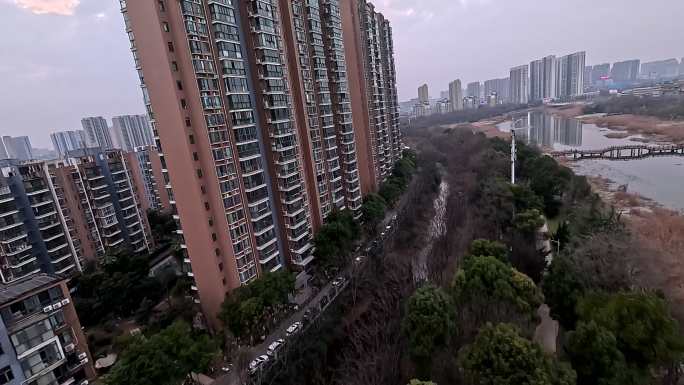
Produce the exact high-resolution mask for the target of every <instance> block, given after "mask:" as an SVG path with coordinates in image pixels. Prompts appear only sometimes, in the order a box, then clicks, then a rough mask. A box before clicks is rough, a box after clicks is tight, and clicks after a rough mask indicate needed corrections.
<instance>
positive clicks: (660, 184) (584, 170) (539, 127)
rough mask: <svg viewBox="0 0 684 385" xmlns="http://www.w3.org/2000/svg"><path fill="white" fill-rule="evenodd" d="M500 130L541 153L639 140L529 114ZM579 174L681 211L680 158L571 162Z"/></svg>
mask: <svg viewBox="0 0 684 385" xmlns="http://www.w3.org/2000/svg"><path fill="white" fill-rule="evenodd" d="M497 127H498V129H499V130H501V131H506V132H508V131H510V130H511V127H514V128H515V133H516V137H517V138H518V140H522V141H525V142H527V143H530V144H535V145H537V146H539V147H541V148H542V149H543V150H569V149H574V148H577V149H600V148H605V147H610V146H619V145H624V144H634V143H635V142H636V141H639V140H642V139H643V138H642V137H640V136H639V135H631V136H627V137H625V138H610V137H607V136H606V135H608V134H617V133H622V132H621V131H616V130H611V129H607V128H601V127H598V126H596V125H595V124H588V123H582V122H581V121H579V120H577V119H572V118H566V117H562V116H558V115H551V114H547V113H543V112H530V113H527V114H523V115H520V116H516V117H514V119H513V120H512V121H507V122H503V123H501V124H499V125H498V126H497ZM571 167H572V168H573V170H575V172H577V173H578V174H581V175H587V176H598V177H603V178H607V179H609V180H611V181H612V182H613V183H614V185H615V186H613V187H617V186H626V188H627V191H628V192H632V193H637V194H639V195H641V196H642V197H644V198H647V199H651V200H653V201H654V202H656V203H659V204H660V205H662V206H664V207H667V208H670V209H673V210H677V211H684V157H655V158H645V159H635V160H628V161H610V160H583V161H579V162H573V163H571Z"/></svg>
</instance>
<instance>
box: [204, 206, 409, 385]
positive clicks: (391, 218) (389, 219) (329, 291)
mask: <svg viewBox="0 0 684 385" xmlns="http://www.w3.org/2000/svg"><path fill="white" fill-rule="evenodd" d="M405 205H406V202H405V199H404V197H402V200H401V201H400V203H399V204H398V205H397V207H398V208H397V209H395V210H390V211H388V212H387V214H386V215H385V219H384V220H383V221H382V222H381V224H380V225H379V227H380V229H381V230H382V231H381V232H382V233H384V236H379V239H370V240H368V241H367V242H366V244H365V245H363V247H362V248H361V249H360V252H359V253H356V254H355V255H353V257H354V259H352V262H351V263H350V264H349V266H347V267H346V268H345V269H344V270H343V271H342V272H341V273H339V274H338V276H342V277H345V278H346V281H345V282H344V284H342V285H340V286H338V287H337V288H335V287H333V284H332V282H328V283H327V284H326V285H325V286H324V287H323V288H322V289H321V290H320V291H319V292H318V293H317V294H316V295H315V296H314V298H313V299H312V300H311V301H309V302H308V304H306V305H304V306H303V307H302V308H301V309H299V310H298V311H297V312H295V313H294V314H292V315H291V316H290V317H288V318H287V319H285V320H284V321H283V322H281V323H280V325H279V326H278V327H277V328H276V329H275V330H274V331H273V332H272V333H271V334H269V335H268V336H267V337H266V339H264V342H262V343H260V344H259V345H255V346H253V347H251V348H250V352H251V357H252V358H255V357H257V356H260V355H262V354H266V351H267V349H268V346H269V345H270V344H272V343H273V342H275V341H276V340H278V339H280V338H282V339H284V340H285V341H287V336H286V330H287V328H288V327H289V326H290V325H292V324H294V323H295V322H302V321H303V319H304V314H305V313H306V312H307V311H308V310H312V314H313V316H312V318H311V320H310V321H313V320H315V319H316V318H318V317H319V316H320V315H321V314H323V312H325V310H326V309H327V308H328V306H330V304H331V303H332V302H333V301H334V300H335V299H336V298H337V296H338V295H339V294H340V293H341V292H342V291H343V290H344V289H345V288H346V287H347V285H348V284H349V280H350V278H351V277H352V275H353V274H354V271H355V269H357V268H359V267H361V266H362V265H363V264H364V263H366V261H367V259H366V257H365V256H364V257H362V259H361V260H360V261H359V260H357V259H356V257H360V256H361V254H365V251H366V250H368V249H370V248H374V247H376V248H377V246H384V244H385V243H386V242H387V241H388V240H389V239H391V236H392V235H393V234H394V229H395V228H396V226H394V224H395V223H396V218H397V212H398V211H402V210H403V209H404V208H405ZM387 226H392V229H391V230H390V231H387V230H386V227H387ZM381 250H382V247H381V248H380V249H379V251H381ZM377 251H378V250H374V253H376V252H377ZM324 297H327V298H328V301H327V302H326V303H325V305H323V303H322V300H323V298H324ZM311 324H312V323H311V322H309V323H307V324H306V325H304V329H303V330H300V333H301V332H303V331H305V330H306V329H307V328H308V326H310V325H311ZM270 364H272V362H269V366H270ZM237 369H238V368H235V367H234V368H233V371H232V372H231V373H227V374H225V375H223V376H221V377H219V378H217V379H216V380H215V381H214V382H213V383H212V385H241V384H240V379H239V374H238V370H237ZM266 370H268V369H266ZM252 381H254V378H252Z"/></svg>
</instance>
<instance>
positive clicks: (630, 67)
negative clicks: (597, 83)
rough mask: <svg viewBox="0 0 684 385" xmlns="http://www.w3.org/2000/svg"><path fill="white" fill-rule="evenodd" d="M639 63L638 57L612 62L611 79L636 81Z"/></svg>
mask: <svg viewBox="0 0 684 385" xmlns="http://www.w3.org/2000/svg"><path fill="white" fill-rule="evenodd" d="M640 64H641V61H640V60H639V59H634V60H626V61H621V62H617V63H613V68H612V69H611V71H610V76H611V77H612V78H613V81H615V82H618V83H625V82H633V81H636V80H637V76H638V75H639V67H640Z"/></svg>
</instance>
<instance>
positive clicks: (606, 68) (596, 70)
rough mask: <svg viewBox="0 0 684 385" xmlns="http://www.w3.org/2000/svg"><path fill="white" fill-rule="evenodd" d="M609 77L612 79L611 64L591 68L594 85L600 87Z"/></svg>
mask: <svg viewBox="0 0 684 385" xmlns="http://www.w3.org/2000/svg"><path fill="white" fill-rule="evenodd" d="M608 77H610V63H603V64H596V65H594V66H593V67H591V84H592V85H598V84H600V83H601V82H603V81H604V80H606V79H607V78H608ZM585 80H586V79H585Z"/></svg>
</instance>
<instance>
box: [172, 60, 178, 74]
mask: <svg viewBox="0 0 684 385" xmlns="http://www.w3.org/2000/svg"><path fill="white" fill-rule="evenodd" d="M171 69H172V70H173V71H174V72H177V71H178V62H176V61H172V62H171Z"/></svg>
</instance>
